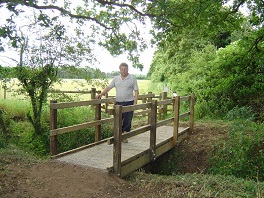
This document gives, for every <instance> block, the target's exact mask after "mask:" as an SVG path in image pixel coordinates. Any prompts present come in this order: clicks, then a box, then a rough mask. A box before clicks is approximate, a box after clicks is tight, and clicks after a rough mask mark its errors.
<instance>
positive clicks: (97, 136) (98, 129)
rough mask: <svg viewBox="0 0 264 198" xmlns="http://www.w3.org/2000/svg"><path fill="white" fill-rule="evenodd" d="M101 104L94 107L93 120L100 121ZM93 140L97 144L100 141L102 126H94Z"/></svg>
mask: <svg viewBox="0 0 264 198" xmlns="http://www.w3.org/2000/svg"><path fill="white" fill-rule="evenodd" d="M101 111H102V109H101V103H100V104H97V105H95V120H101ZM94 135H95V136H94V139H95V142H98V141H100V140H101V136H102V125H101V124H100V125H96V126H95V134H94Z"/></svg>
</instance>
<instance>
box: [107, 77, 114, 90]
mask: <svg viewBox="0 0 264 198" xmlns="http://www.w3.org/2000/svg"><path fill="white" fill-rule="evenodd" d="M115 78H116V77H114V78H113V80H112V81H111V82H110V84H109V85H108V86H109V87H110V89H112V88H113V87H115Z"/></svg>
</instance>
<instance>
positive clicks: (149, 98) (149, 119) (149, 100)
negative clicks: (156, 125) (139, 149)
mask: <svg viewBox="0 0 264 198" xmlns="http://www.w3.org/2000/svg"><path fill="white" fill-rule="evenodd" d="M148 94H152V92H148ZM147 101H148V102H151V101H152V97H148V100H147ZM150 122H151V114H150V113H148V124H150Z"/></svg>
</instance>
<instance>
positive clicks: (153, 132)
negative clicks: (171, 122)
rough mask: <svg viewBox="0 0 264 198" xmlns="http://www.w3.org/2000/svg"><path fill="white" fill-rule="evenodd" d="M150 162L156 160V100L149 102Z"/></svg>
mask: <svg viewBox="0 0 264 198" xmlns="http://www.w3.org/2000/svg"><path fill="white" fill-rule="evenodd" d="M150 121H151V123H150V152H151V153H150V161H152V160H155V158H156V137H157V133H156V132H157V100H152V101H151V117H150Z"/></svg>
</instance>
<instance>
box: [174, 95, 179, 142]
mask: <svg viewBox="0 0 264 198" xmlns="http://www.w3.org/2000/svg"><path fill="white" fill-rule="evenodd" d="M173 109H174V124H173V145H174V146H176V144H177V141H178V133H179V116H180V96H176V97H175V99H174V106H173Z"/></svg>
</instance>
